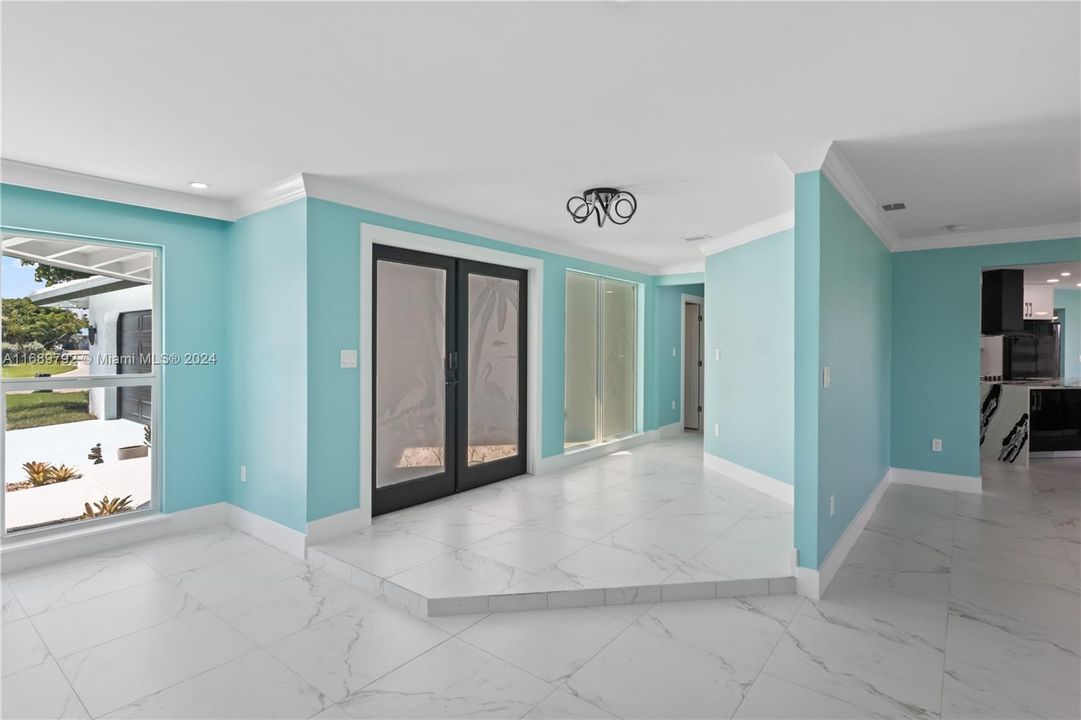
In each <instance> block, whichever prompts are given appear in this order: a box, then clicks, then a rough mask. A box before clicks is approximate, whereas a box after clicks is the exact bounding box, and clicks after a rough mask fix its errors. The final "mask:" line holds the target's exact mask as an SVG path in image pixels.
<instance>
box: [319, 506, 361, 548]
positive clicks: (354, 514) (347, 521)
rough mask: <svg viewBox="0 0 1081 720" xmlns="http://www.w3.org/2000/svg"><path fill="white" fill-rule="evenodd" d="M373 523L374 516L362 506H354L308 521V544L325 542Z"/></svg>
mask: <svg viewBox="0 0 1081 720" xmlns="http://www.w3.org/2000/svg"><path fill="white" fill-rule="evenodd" d="M371 524H372V518H371V517H370V516H369V515H368V513H366V512H364V511H363V509H362V508H353V509H352V510H346V511H345V512H340V513H338V514H336V515H330V516H328V517H325V518H319V519H318V520H312V521H311V522H310V523H308V544H309V545H311V544H313V543H318V542H323V541H324V540H329V539H331V538H335V537H338V536H339V535H345V534H346V533H351V532H356V531H357V530H363V529H364V528H366V527H368V526H369V525H371Z"/></svg>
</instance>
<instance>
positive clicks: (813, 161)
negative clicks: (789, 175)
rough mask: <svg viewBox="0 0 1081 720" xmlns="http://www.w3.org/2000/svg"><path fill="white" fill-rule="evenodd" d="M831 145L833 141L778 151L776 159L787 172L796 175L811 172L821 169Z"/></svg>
mask: <svg viewBox="0 0 1081 720" xmlns="http://www.w3.org/2000/svg"><path fill="white" fill-rule="evenodd" d="M832 145H833V141H832V140H828V141H825V142H818V143H814V144H813V145H806V146H804V147H800V148H789V149H787V150H778V151H777V157H779V158H780V159H781V162H783V163H784V164H785V165H787V166H788V169H789V170H791V171H792V172H793V173H795V174H797V175H798V174H799V173H804V172H812V171H814V170H818V169H820V168H821V167H822V163H823V162H825V161H826V155H828V154H829V151H830V147H831V146H832Z"/></svg>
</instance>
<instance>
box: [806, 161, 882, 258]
mask: <svg viewBox="0 0 1081 720" xmlns="http://www.w3.org/2000/svg"><path fill="white" fill-rule="evenodd" d="M822 173H823V174H824V175H825V176H826V177H827V178H829V180H830V182H832V183H833V186H834V187H835V188H837V192H839V193H841V197H843V198H844V199H845V200H847V201H848V204H849V205H851V206H852V209H853V210H855V211H856V214H857V215H859V216H860V217H861V218H862V219H863V222H864V223H866V224H867V227H869V228H871V232H873V233H874V234H875V235H877V236H878V239H879V240H880V241H881V242H882V244H883V245H885V246H886V249H887V250H890V251H893V250H894V249H896V248H897V233H895V232H894V231H893V227H892V226H891V225H890V223H889V221H888V220H887V219H886V216H885V214H884V213H883V211H882V209H881V208H880V207H879V206H878V203H877V202H875V199H874V198H873V197H871V193H870V192H869V191H868V190H867V187H866V186H865V185H864V184H863V181H862V180H860V178H859V175H857V174H856V171H855V170H853V169H852V166H851V165H849V164H848V161H847V160H845V158H844V155H842V154H841V150H840V149H839V148H838V147H837V145H836V144H835V145H833V146H832V147H830V149H829V152H827V153H826V157H825V158H824V159H823V161H822Z"/></svg>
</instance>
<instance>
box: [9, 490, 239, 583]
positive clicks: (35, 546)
mask: <svg viewBox="0 0 1081 720" xmlns="http://www.w3.org/2000/svg"><path fill="white" fill-rule="evenodd" d="M225 521H226V503H223V502H220V503H213V504H211V505H203V506H202V507H197V508H191V509H189V510H180V511H178V512H174V513H155V514H147V515H143V516H137V517H133V518H130V519H124V520H117V521H115V522H109V523H103V524H96V523H95V524H90V525H86V526H83V527H71V528H66V529H65V531H64V532H63V533H54V534H35V535H29V536H27V537H22V538H19V537H16V538H9V539H7V540H5V541H4V542H3V544H2V545H0V566H2V567H3V571H4V572H16V571H18V570H23V569H25V568H28V567H34V566H36V565H44V564H47V563H51V562H57V561H59V560H67V559H68V558H73V557H78V556H79V555H88V554H91V553H97V552H103V551H106V550H111V549H113V548H117V547H120V546H122V545H129V544H131V543H136V542H143V541H144V540H153V539H155V538H159V537H164V536H166V535H174V534H176V533H181V532H188V531H190V530H198V529H200V528H204V527H211V526H213V525H222V524H224V523H225Z"/></svg>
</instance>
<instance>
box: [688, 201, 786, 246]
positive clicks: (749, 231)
mask: <svg viewBox="0 0 1081 720" xmlns="http://www.w3.org/2000/svg"><path fill="white" fill-rule="evenodd" d="M795 224H796V211H795V210H786V211H785V212H783V213H781V214H780V215H774V216H773V217H771V218H766V219H765V220H762V221H760V222H756V223H754V224H752V225H747V226H746V227H741V228H740V229H739V230H734V231H733V232H730V233H728V234H727V235H721V236H720V237H715V238H712V239H710V240H705V241H703V242H701V243H699V244H698V249H699V250H700V251H701V253H702V254H703V255H713V254H714V253H719V252H723V251H725V250H731V249H732V248H734V247H736V246H737V245H743V244H744V243H749V242H751V241H752V240H758V239H760V238H764V237H766V236H767V235H773V234H774V233H779V232H781V231H782V230H790V229H792V228H793V227H794V226H795Z"/></svg>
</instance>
